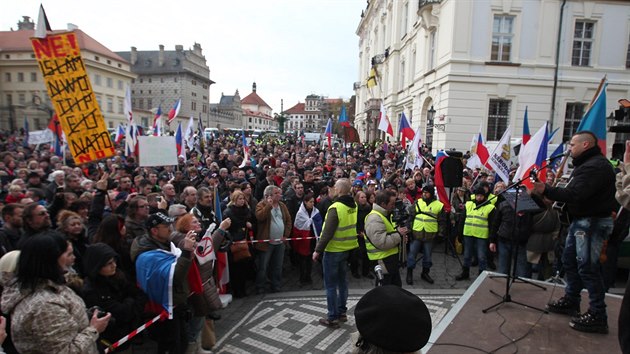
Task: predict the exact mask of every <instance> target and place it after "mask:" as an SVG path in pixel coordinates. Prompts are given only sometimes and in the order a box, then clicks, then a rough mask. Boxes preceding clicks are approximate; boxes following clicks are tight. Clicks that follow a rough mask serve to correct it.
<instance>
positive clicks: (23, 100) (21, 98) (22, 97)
mask: <svg viewBox="0 0 630 354" xmlns="http://www.w3.org/2000/svg"><path fill="white" fill-rule="evenodd" d="M25 103H26V94H23V93H18V104H25Z"/></svg>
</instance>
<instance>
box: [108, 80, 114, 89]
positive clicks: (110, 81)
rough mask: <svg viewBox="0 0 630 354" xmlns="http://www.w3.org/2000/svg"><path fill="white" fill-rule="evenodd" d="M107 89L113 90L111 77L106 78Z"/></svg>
mask: <svg viewBox="0 0 630 354" xmlns="http://www.w3.org/2000/svg"><path fill="white" fill-rule="evenodd" d="M107 87H109V88H113V87H114V79H112V78H111V77H108V78H107Z"/></svg>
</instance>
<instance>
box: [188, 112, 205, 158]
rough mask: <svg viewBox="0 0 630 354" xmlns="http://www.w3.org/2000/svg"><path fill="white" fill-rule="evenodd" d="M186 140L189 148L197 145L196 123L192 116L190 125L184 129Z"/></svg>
mask: <svg viewBox="0 0 630 354" xmlns="http://www.w3.org/2000/svg"><path fill="white" fill-rule="evenodd" d="M202 133H203V132H202ZM184 140H185V141H186V146H188V149H190V150H192V149H193V148H194V146H195V123H194V121H193V117H192V116H190V120H189V121H188V126H187V127H186V131H184Z"/></svg>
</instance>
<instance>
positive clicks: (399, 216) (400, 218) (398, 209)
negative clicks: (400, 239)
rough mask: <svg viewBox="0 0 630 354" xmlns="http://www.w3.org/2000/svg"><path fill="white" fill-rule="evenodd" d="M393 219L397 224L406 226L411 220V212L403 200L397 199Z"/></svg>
mask: <svg viewBox="0 0 630 354" xmlns="http://www.w3.org/2000/svg"><path fill="white" fill-rule="evenodd" d="M392 221H393V222H394V223H395V224H396V226H401V227H403V226H406V225H407V222H408V221H409V212H408V211H407V208H406V207H405V203H403V201H402V200H399V199H397V200H396V204H395V205H394V210H392Z"/></svg>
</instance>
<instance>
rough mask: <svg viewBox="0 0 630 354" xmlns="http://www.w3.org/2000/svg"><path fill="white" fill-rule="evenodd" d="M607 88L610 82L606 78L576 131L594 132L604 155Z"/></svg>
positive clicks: (600, 84)
mask: <svg viewBox="0 0 630 354" xmlns="http://www.w3.org/2000/svg"><path fill="white" fill-rule="evenodd" d="M606 87H608V80H607V79H606V77H605V76H604V78H603V79H602V81H601V82H600V83H599V87H598V88H597V92H595V97H593V100H592V101H591V106H590V107H589V108H588V111H586V114H584V117H582V120H581V121H580V125H579V126H578V128H577V130H576V132H579V131H583V130H588V131H591V132H593V134H595V136H597V143H598V145H599V148H600V149H601V151H602V154H604V155H606Z"/></svg>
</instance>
